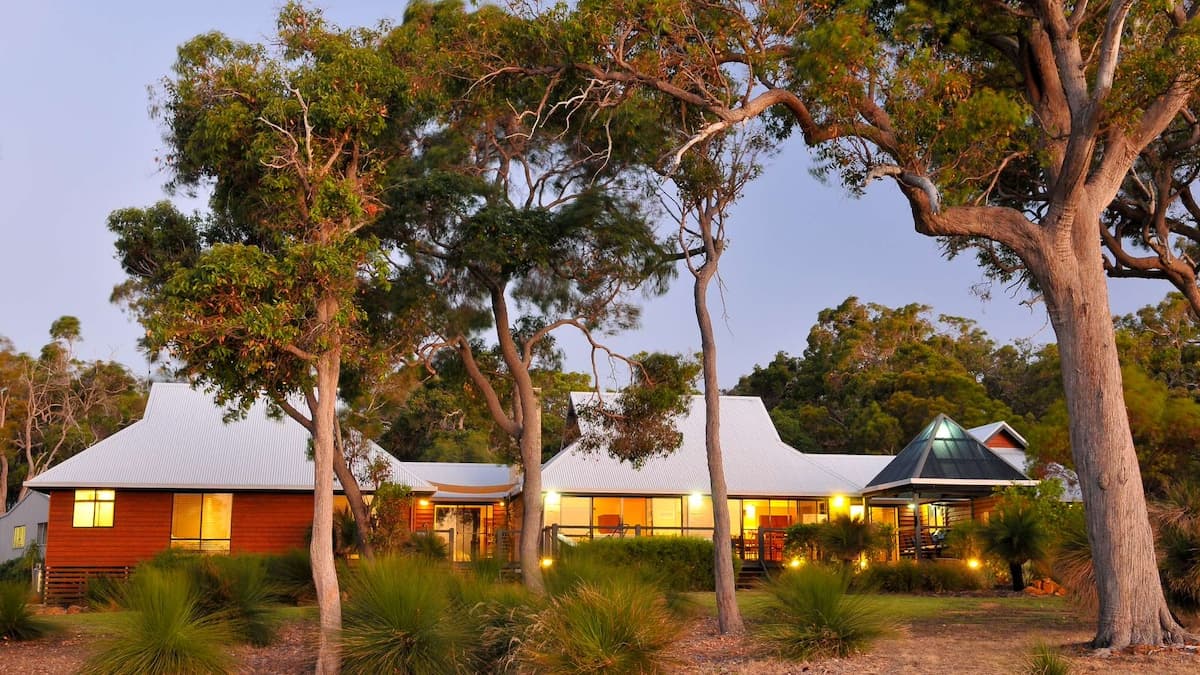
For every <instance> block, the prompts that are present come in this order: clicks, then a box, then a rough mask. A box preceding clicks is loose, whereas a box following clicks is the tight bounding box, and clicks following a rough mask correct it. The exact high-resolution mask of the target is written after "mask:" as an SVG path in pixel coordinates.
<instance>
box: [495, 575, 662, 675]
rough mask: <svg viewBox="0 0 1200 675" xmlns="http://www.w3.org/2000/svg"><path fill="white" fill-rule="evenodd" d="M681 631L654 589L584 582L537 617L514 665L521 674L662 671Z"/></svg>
mask: <svg viewBox="0 0 1200 675" xmlns="http://www.w3.org/2000/svg"><path fill="white" fill-rule="evenodd" d="M680 630H681V624H680V622H678V621H676V620H674V618H673V617H672V616H671V614H670V612H669V611H668V609H667V607H666V603H665V601H664V600H663V598H662V596H661V595H660V594H659V593H658V592H656V589H655V588H654V587H653V586H647V585H645V584H640V583H607V584H603V585H597V584H594V583H590V582H584V583H582V584H580V585H579V586H577V587H576V588H575V589H574V590H572V591H571V592H569V593H566V594H564V595H561V596H559V597H556V598H553V599H552V600H551V601H550V604H549V606H547V607H546V608H545V609H544V610H542V611H540V612H537V613H536V614H535V615H534V616H533V617H532V621H531V623H530V625H529V626H528V627H527V628H526V630H525V633H524V639H523V640H522V641H521V642H520V644H519V646H518V647H517V648H516V649H515V650H514V652H513V660H515V661H516V662H517V664H519V666H520V667H521V670H522V672H525V671H530V672H537V673H598V672H605V673H648V672H660V671H664V670H669V668H670V666H671V665H673V662H672V660H671V659H670V658H669V657H668V654H667V652H668V649H669V648H670V647H671V646H672V645H673V644H674V642H675V640H676V638H677V637H678V635H679V633H680Z"/></svg>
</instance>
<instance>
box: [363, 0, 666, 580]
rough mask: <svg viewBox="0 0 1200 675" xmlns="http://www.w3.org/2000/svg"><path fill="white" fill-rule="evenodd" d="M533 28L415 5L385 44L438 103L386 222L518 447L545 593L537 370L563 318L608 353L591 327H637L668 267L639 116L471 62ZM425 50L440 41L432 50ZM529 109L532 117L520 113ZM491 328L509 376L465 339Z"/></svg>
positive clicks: (531, 550)
mask: <svg viewBox="0 0 1200 675" xmlns="http://www.w3.org/2000/svg"><path fill="white" fill-rule="evenodd" d="M529 28H530V26H529V25H528V24H526V23H524V22H521V21H519V20H516V19H515V18H514V17H512V16H511V15H508V14H505V13H503V12H501V11H499V10H497V9H496V8H490V7H485V8H482V9H480V10H479V11H478V12H474V13H464V12H463V9H462V6H461V5H460V4H459V3H456V2H444V3H438V4H424V3H414V4H412V5H410V6H409V8H408V10H407V13H406V16H405V22H404V25H403V26H402V27H401V30H399V31H397V32H396V34H394V36H393V42H392V46H393V48H394V51H393V54H394V57H395V58H396V60H397V62H398V63H400V64H401V65H402V67H403V68H405V69H406V70H411V71H413V72H417V73H420V75H419V76H418V77H419V79H420V81H421V82H422V83H423V84H424V85H425V86H426V87H428V91H431V92H433V93H432V94H431V95H434V96H437V97H439V98H440V101H441V102H442V103H441V107H442V110H441V114H440V115H439V116H438V127H437V130H436V131H437V133H431V134H429V135H428V136H427V137H426V138H425V140H424V144H423V152H422V153H421V154H420V155H419V156H417V157H415V158H414V161H413V162H412V163H411V164H410V165H409V166H408V167H406V168H405V169H404V170H403V171H401V172H399V173H398V175H397V177H396V183H395V185H396V189H395V190H394V191H393V192H392V193H391V202H390V205H391V208H390V209H389V211H388V213H387V215H386V218H385V227H383V228H381V230H380V232H381V235H382V236H384V237H386V238H388V239H389V240H390V241H392V242H394V244H395V246H396V256H397V259H398V260H399V259H406V258H409V257H412V258H415V259H416V260H419V261H421V262H422V263H423V264H425V265H427V266H428V267H429V269H430V277H431V278H432V279H436V280H437V282H438V284H439V286H440V294H441V296H442V297H443V298H445V299H446V302H447V304H448V305H449V306H450V310H449V311H447V312H445V313H444V314H443V320H442V322H441V324H440V326H438V333H439V335H440V336H441V338H442V339H441V340H440V341H439V342H437V343H436V344H431V345H428V346H427V353H429V354H433V353H436V352H437V351H439V350H441V349H447V348H448V349H452V350H454V351H455V352H456V353H457V355H458V358H459V359H461V362H462V364H463V367H464V369H465V371H466V373H467V376H468V377H469V378H470V380H471V381H472V383H474V385H475V387H476V388H477V389H478V390H479V392H480V394H481V395H482V397H483V400H484V402H485V403H486V405H487V409H488V411H489V413H490V414H491V416H492V418H493V419H494V421H495V423H496V424H497V425H498V426H499V427H500V428H501V429H502V430H503V431H504V433H505V434H507V435H508V436H510V437H511V438H512V439H513V440H514V442H515V443H516V445H517V446H518V449H519V456H520V463H521V466H522V468H523V471H524V480H523V492H524V495H525V500H524V502H523V510H522V522H521V538H520V542H519V554H520V563H521V574H522V577H523V580H524V583H525V584H526V586H527V587H529V588H530V589H532V590H533V591H535V592H542V591H543V590H544V586H543V582H542V575H541V568H540V565H539V549H540V539H541V537H540V533H541V527H542V504H541V494H542V489H541V461H542V448H543V438H542V431H543V426H542V397H541V393H540V391H539V388H538V386H537V384H536V382H535V377H534V373H535V372H536V370H537V369H538V368H539V363H540V362H541V360H542V359H543V358H544V357H545V356H546V355H547V354H546V350H547V348H548V346H549V344H550V343H549V342H548V339H549V337H550V335H551V333H552V332H553V331H555V330H557V329H560V328H573V329H577V330H579V331H581V332H582V333H583V334H584V335H586V336H587V337H588V339H589V340H591V341H592V345H593V353H594V354H596V353H606V352H607V350H605V348H604V347H603V346H602V344H601V343H600V342H598V341H597V338H598V336H600V335H601V334H602V333H604V332H606V331H610V330H617V329H621V328H628V327H631V326H633V325H635V324H636V322H637V317H638V312H637V309H636V307H635V306H634V305H632V304H631V303H630V302H629V301H628V295H629V293H630V291H632V290H634V289H636V288H639V287H640V288H643V289H646V290H648V291H651V292H652V291H661V290H663V289H664V285H663V283H664V281H665V279H666V278H667V276H668V274H669V271H670V268H669V266H668V265H667V264H666V262H665V261H666V256H665V255H664V254H663V247H662V246H661V245H660V243H659V242H658V241H657V239H656V238H655V236H654V232H653V226H652V222H651V221H650V220H649V219H648V218H647V217H646V214H645V213H643V210H642V209H641V208H640V206H639V204H638V202H637V201H636V199H635V198H636V197H637V192H636V191H637V189H639V188H640V187H641V184H640V182H639V181H638V178H639V176H640V175H641V173H642V172H639V170H638V163H637V161H638V159H639V151H640V150H641V148H642V146H643V144H644V143H645V142H646V141H645V140H644V137H645V134H644V133H643V132H642V131H641V128H640V125H643V124H645V123H646V119H645V118H644V117H639V115H638V112H639V111H638V110H637V109H636V108H620V109H610V110H609V111H608V112H607V113H605V114H604V116H603V117H602V118H599V119H593V120H592V121H591V123H590V124H583V123H579V122H578V121H576V119H575V115H576V113H577V112H578V111H577V109H576V108H575V107H572V106H569V105H567V106H556V105H550V104H549V103H547V102H548V101H553V100H555V99H556V97H557V96H558V95H559V94H560V93H562V92H564V91H566V89H565V87H568V86H573V85H574V84H576V83H574V82H569V83H564V82H561V81H560V80H559V79H558V78H554V77H549V78H540V79H531V80H525V81H521V82H517V83H516V84H514V85H512V86H509V83H508V82H507V81H500V80H489V79H488V78H486V77H485V76H486V74H487V71H486V67H485V66H483V65H481V64H483V63H487V62H489V60H490V58H491V56H492V55H493V54H494V53H497V52H503V53H506V54H524V53H526V52H527V50H528V49H529V47H530V45H531V44H536V41H533V40H531V35H530V34H528V32H527V31H528V29H529ZM431 44H433V45H438V46H439V51H437V52H435V53H432V54H431V52H430V49H429V45H431ZM539 102H541V107H540V108H539ZM527 109H528V110H533V111H535V112H534V113H533V114H528V115H527V114H523V113H522V112H520V111H522V110H527ZM489 323H490V324H491V326H492V327H493V328H494V330H495V338H496V343H497V346H498V352H499V359H498V361H499V364H498V365H500V366H501V368H502V372H503V376H504V380H505V384H504V386H498V383H497V380H495V379H493V378H491V377H489V376H488V374H487V373H486V372H485V369H484V367H483V366H482V365H481V355H480V353H479V351H478V346H479V343H478V342H477V341H475V340H473V339H472V337H473V336H474V335H475V334H476V332H477V331H479V330H482V329H484V328H485V327H486V326H487V325H488V324H489ZM506 395H507V396H508V397H509V398H508V399H507V400H506V399H505V396H506Z"/></svg>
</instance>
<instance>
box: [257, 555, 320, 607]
mask: <svg viewBox="0 0 1200 675" xmlns="http://www.w3.org/2000/svg"><path fill="white" fill-rule="evenodd" d="M266 568H267V580H268V582H269V583H270V585H271V589H272V590H273V591H274V592H275V597H276V599H277V600H280V601H282V602H289V603H291V604H293V605H300V604H305V603H311V602H313V601H315V600H316V599H317V589H316V586H314V585H313V576H312V561H311V559H310V558H309V555H308V551H305V550H303V549H293V550H291V551H288V552H287V553H280V554H278V555H271V556H267V558H266Z"/></svg>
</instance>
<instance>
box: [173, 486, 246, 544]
mask: <svg viewBox="0 0 1200 675" xmlns="http://www.w3.org/2000/svg"><path fill="white" fill-rule="evenodd" d="M232 522H233V494H232V493H229V492H212V493H208V494H202V493H180V494H177V495H175V496H174V499H173V502H172V507H171V547H172V548H180V549H184V550H188V551H205V552H212V553H227V552H228V551H229V540H230V533H231V531H232V527H231V525H232Z"/></svg>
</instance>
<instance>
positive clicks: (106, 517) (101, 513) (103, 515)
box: [96, 502, 114, 527]
mask: <svg viewBox="0 0 1200 675" xmlns="http://www.w3.org/2000/svg"><path fill="white" fill-rule="evenodd" d="M113 506H114V504H113V502H96V527H112V524H113Z"/></svg>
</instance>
